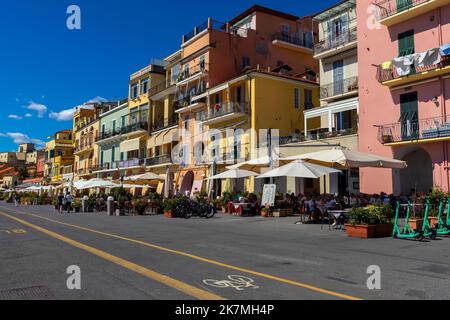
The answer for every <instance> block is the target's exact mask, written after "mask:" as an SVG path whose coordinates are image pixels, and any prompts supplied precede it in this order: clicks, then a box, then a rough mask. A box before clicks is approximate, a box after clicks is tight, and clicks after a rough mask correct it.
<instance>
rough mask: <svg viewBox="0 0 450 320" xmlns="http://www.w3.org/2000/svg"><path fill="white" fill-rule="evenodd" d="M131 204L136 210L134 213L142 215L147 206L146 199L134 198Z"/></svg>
mask: <svg viewBox="0 0 450 320" xmlns="http://www.w3.org/2000/svg"><path fill="white" fill-rule="evenodd" d="M133 206H134V209H135V210H136V213H137V214H138V215H140V216H143V215H144V214H145V211H146V210H147V208H148V201H145V200H143V199H136V200H134V203H133Z"/></svg>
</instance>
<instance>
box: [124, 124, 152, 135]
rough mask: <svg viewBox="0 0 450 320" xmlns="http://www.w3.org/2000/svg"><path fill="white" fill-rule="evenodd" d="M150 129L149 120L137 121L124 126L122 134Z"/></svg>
mask: <svg viewBox="0 0 450 320" xmlns="http://www.w3.org/2000/svg"><path fill="white" fill-rule="evenodd" d="M148 129H149V125H148V122H137V123H134V124H130V125H128V126H125V127H122V128H121V129H120V134H123V135H131V134H134V133H141V132H148Z"/></svg>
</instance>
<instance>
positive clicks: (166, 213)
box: [164, 211, 173, 219]
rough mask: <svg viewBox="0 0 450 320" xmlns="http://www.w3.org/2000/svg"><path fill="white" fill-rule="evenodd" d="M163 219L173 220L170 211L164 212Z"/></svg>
mask: <svg viewBox="0 0 450 320" xmlns="http://www.w3.org/2000/svg"><path fill="white" fill-rule="evenodd" d="M164 217H166V218H169V219H172V218H173V214H172V211H164Z"/></svg>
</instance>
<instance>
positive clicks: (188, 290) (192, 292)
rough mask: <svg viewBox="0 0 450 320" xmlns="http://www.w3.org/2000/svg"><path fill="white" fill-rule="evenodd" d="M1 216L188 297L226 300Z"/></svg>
mask: <svg viewBox="0 0 450 320" xmlns="http://www.w3.org/2000/svg"><path fill="white" fill-rule="evenodd" d="M0 215H2V216H4V217H7V218H9V219H12V220H14V221H17V222H19V223H21V224H22V225H25V226H27V227H30V228H32V229H35V230H37V231H40V232H42V233H44V234H46V235H48V236H50V237H52V238H55V239H58V240H60V241H63V242H65V243H67V244H70V245H72V246H74V247H76V248H79V249H81V250H84V251H87V252H89V253H92V254H93V255H96V256H98V257H100V258H103V259H105V260H107V261H110V262H112V263H114V264H117V265H119V266H121V267H124V268H126V269H128V270H131V271H134V272H136V273H138V274H140V275H143V276H145V277H147V278H150V279H152V280H155V281H157V282H160V283H162V284H164V285H167V286H169V287H171V288H173V289H175V290H178V291H180V292H183V293H185V294H187V295H189V296H191V297H194V298H196V299H200V300H225V299H224V298H222V297H220V296H218V295H215V294H213V293H210V292H207V291H205V290H202V289H198V288H196V287H193V286H191V285H189V284H187V283H184V282H181V281H179V280H176V279H173V278H170V277H168V276H165V275H163V274H160V273H157V272H155V271H152V270H150V269H147V268H145V267H142V266H140V265H138V264H135V263H132V262H130V261H127V260H125V259H122V258H119V257H116V256H114V255H112V254H109V253H107V252H105V251H102V250H99V249H96V248H93V247H91V246H88V245H85V244H83V243H81V242H78V241H75V240H72V239H70V238H67V237H64V236H62V235H60V234H57V233H55V232H53V231H50V230H47V229H44V228H42V227H39V226H37V225H34V224H32V223H30V222H27V221H24V220H22V219H19V218H16V217H13V216H10V215H8V214H6V213H3V212H0Z"/></svg>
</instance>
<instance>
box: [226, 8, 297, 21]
mask: <svg viewBox="0 0 450 320" xmlns="http://www.w3.org/2000/svg"><path fill="white" fill-rule="evenodd" d="M255 12H262V13H267V14H270V15H272V16H277V17H281V18H284V19H287V20H294V21H295V20H298V19H299V17H297V16H294V15H291V14H289V13H284V12H281V11H277V10H274V9H270V8H267V7H263V6H260V5H254V6H253V7H251V8H249V9H247V10H245V11H244V12H242V13H241V14H239V15H238V16H237V17H235V18H233V19H231V20H230V21H228V23H229V24H230V25H234V24H236V23H238V22H239V21H241V20H243V19H245V18H246V17H248V16H249V15H251V14H252V13H255Z"/></svg>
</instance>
